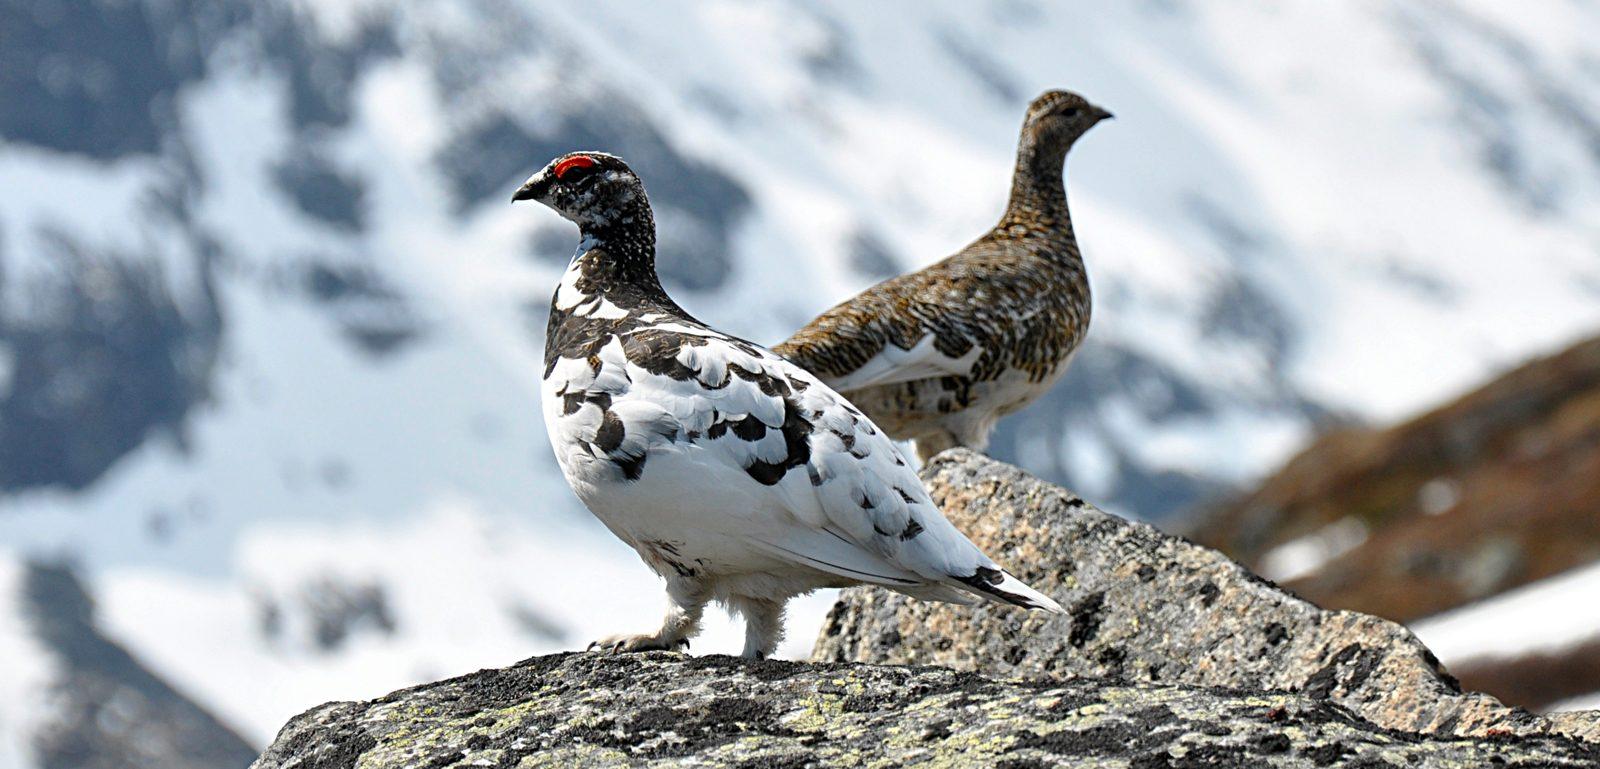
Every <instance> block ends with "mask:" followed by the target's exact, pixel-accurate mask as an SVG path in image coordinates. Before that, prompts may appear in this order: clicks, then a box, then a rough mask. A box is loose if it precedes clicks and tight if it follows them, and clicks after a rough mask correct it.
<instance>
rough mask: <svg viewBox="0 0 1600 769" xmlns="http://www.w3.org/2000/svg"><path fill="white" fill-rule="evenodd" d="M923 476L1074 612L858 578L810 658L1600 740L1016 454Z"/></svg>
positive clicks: (1598, 728)
mask: <svg viewBox="0 0 1600 769" xmlns="http://www.w3.org/2000/svg"><path fill="white" fill-rule="evenodd" d="M923 479H924V480H925V481H927V483H928V485H929V490H930V491H932V492H933V497H934V500H935V501H937V502H938V503H939V504H940V505H941V506H942V507H943V509H944V511H945V514H946V515H947V516H949V518H950V520H951V521H953V522H954V523H955V524H956V526H957V527H959V528H961V529H962V530H963V531H965V532H966V533H967V534H968V536H970V537H972V539H973V541H974V542H977V543H978V545H979V546H980V547H982V548H983V549H984V550H985V551H986V552H988V553H989V554H990V555H992V556H994V558H995V559H996V560H998V561H1000V562H1001V563H1002V564H1004V565H1005V566H1007V568H1009V569H1010V570H1011V571H1013V572H1014V573H1016V574H1017V575H1018V576H1019V577H1021V578H1022V579H1024V580H1026V581H1027V582H1029V583H1030V584H1032V585H1033V586H1034V587H1036V588H1038V589H1039V590H1041V591H1043V592H1045V593H1047V594H1049V595H1051V596H1052V597H1054V598H1055V599H1056V600H1057V601H1060V602H1061V605H1062V606H1065V607H1067V608H1068V615H1067V616H1060V617H1052V616H1047V615H1044V614H1042V613H1039V612H1034V613H1028V612H1024V611H1021V610H1018V609H1014V608H1011V607H1005V606H999V605H995V604H985V605H981V606H951V605H948V604H934V603H928V602H922V601H916V600H912V599H908V598H906V597H904V596H901V595H897V594H892V593H889V592H887V591H882V590H871V589H854V590H851V591H847V592H846V593H845V594H844V596H843V598H842V599H841V600H840V602H839V603H838V605H836V606H835V607H834V609H833V611H832V612H831V613H830V615H829V617H828V620H827V622H826V623H825V624H824V627H823V630H822V634H821V636H820V637H819V638H818V641H817V646H816V649H815V651H814V653H813V655H812V659H813V660H816V661H832V662H844V661H850V662H865V663H877V664H912V665H940V666H944V667H949V668H953V669H956V670H963V671H976V672H979V673H982V674H985V675H989V676H994V677H998V678H1015V677H1041V676H1043V677H1050V678H1058V679H1059V678H1067V677H1072V676H1097V677H1113V678H1121V679H1126V680H1129V681H1149V682H1158V683H1170V684H1178V685H1184V686H1202V687H1227V688H1230V689H1236V690H1241V691H1285V692H1292V693H1296V694H1298V695H1299V696H1301V697H1303V698H1305V699H1306V700H1309V701H1318V702H1328V703H1336V704H1338V705H1341V706H1344V707H1346V708H1349V710H1350V711H1351V712H1353V713H1355V714H1357V715H1359V716H1360V717H1361V718H1363V719H1366V720H1368V721H1371V722H1372V723H1374V724H1377V725H1379V726H1382V727H1386V728H1390V729H1398V730H1404V731H1410V732H1420V733H1428V734H1439V735H1456V736H1485V735H1491V736H1492V735H1503V734H1517V735H1533V734H1543V733H1550V732H1559V733H1563V734H1567V735H1573V736H1578V737H1582V738H1585V739H1588V740H1591V741H1597V742H1600V716H1597V715H1596V714H1593V713H1589V714H1577V715H1563V716H1561V717H1559V718H1558V719H1555V720H1554V721H1552V720H1551V719H1547V718H1544V717H1541V716H1537V715H1534V714H1532V713H1529V712H1527V711H1524V710H1521V709H1516V708H1509V707H1506V706H1505V705H1503V704H1501V703H1500V702H1499V701H1497V700H1495V699H1494V698H1492V697H1489V696H1487V695H1482V694H1475V693H1463V692H1461V691H1460V689H1459V687H1458V686H1457V685H1456V682H1455V679H1453V678H1452V677H1451V676H1450V675H1449V674H1448V673H1447V672H1446V671H1445V670H1444V669H1443V668H1442V666H1441V665H1440V664H1439V661H1438V659H1437V658H1435V657H1434V656H1433V654H1432V653H1431V652H1429V651H1428V650H1427V648H1425V647H1424V646H1423V645H1422V644H1421V643H1420V642H1419V641H1417V639H1416V638H1415V637H1414V636H1413V635H1412V634H1411V633H1410V632H1409V631H1407V630H1406V629H1405V628H1404V627H1401V626H1400V625H1397V624H1395V623H1392V622H1389V621H1386V620H1382V619H1379V618H1376V617H1372V616H1369V615H1365V614H1358V613H1355V612H1342V611H1324V610H1322V609H1319V608H1318V607H1316V606H1315V605H1312V604H1311V603H1308V602H1306V601H1303V600H1301V599H1299V598H1297V597H1295V596H1294V595H1292V594H1290V593H1288V592H1286V591H1284V590H1282V589H1280V588H1278V587H1277V586H1276V585H1273V584H1272V583H1270V582H1267V581H1265V580H1263V579H1261V578H1260V577H1257V576H1256V575H1254V574H1252V573H1250V572H1249V571H1247V570H1246V569H1244V568H1243V567H1241V566H1240V565H1238V564H1237V563H1235V562H1234V561H1232V560H1231V559H1229V558H1228V557H1227V556H1224V555H1222V554H1220V553H1218V552H1216V551H1214V550H1209V549H1207V548H1204V547H1200V546H1198V545H1195V544H1194V543H1192V542H1189V541H1187V540H1184V539H1180V538H1177V537H1172V536H1168V535H1166V534H1163V533H1161V532H1159V531H1157V530H1156V529H1154V528H1151V527H1150V526H1146V525H1144V524H1140V523H1133V522H1129V521H1126V520H1123V519H1121V518H1118V517H1116V516H1113V515H1109V514H1107V513H1104V512H1101V511H1099V510H1096V509H1095V508H1094V507H1093V506H1091V505H1089V504H1087V503H1085V502H1084V501H1083V500H1081V499H1079V498H1078V497H1076V496H1075V495H1073V494H1072V493H1070V492H1068V491H1066V490H1064V489H1062V488H1060V487H1058V486H1054V485H1051V484H1048V483H1045V482H1043V481H1040V480H1039V479H1037V478H1034V477H1033V476H1030V475H1028V474H1027V473H1024V472H1023V471H1021V470H1018V469H1017V468H1015V467H1012V466H1010V465H1006V464H1003V463H1000V462H996V461H994V460H992V459H988V458H986V457H983V456H981V455H979V454H976V453H973V452H971V451H966V450H954V451H949V452H946V453H944V454H941V455H940V456H938V457H936V458H935V459H934V461H932V462H931V463H929V465H928V467H926V468H924V469H923Z"/></svg>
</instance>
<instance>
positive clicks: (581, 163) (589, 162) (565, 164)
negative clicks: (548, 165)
mask: <svg viewBox="0 0 1600 769" xmlns="http://www.w3.org/2000/svg"><path fill="white" fill-rule="evenodd" d="M594 164H595V163H594V158H592V157H589V156H588V155H573V156H572V157H570V158H567V159H566V160H563V161H561V162H560V163H557V164H556V178H557V179H560V178H561V177H563V176H566V175H567V172H568V171H571V170H572V169H574V168H593V167H594Z"/></svg>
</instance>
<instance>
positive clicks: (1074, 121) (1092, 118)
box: [1022, 90, 1111, 148]
mask: <svg viewBox="0 0 1600 769" xmlns="http://www.w3.org/2000/svg"><path fill="white" fill-rule="evenodd" d="M1109 117H1111V113H1110V112H1107V111H1106V110H1104V109H1102V108H1100V107H1097V106H1095V105H1093V104H1091V103H1089V100H1088V99H1085V98H1083V97H1082V96H1079V95H1078V94H1075V93H1073V92H1071V91H1062V90H1052V91H1045V92H1044V93H1042V94H1040V95H1039V97H1038V98H1037V99H1034V100H1033V103H1032V104H1029V105H1028V116H1027V118H1026V119H1025V120H1024V121H1023V124H1022V133H1023V135H1024V136H1025V137H1027V138H1030V139H1032V140H1033V141H1034V142H1036V143H1039V144H1042V145H1045V146H1052V147H1061V148H1066V147H1070V146H1072V143H1073V142H1075V141H1077V140H1078V137H1079V136H1082V135H1083V134H1084V133H1085V132H1087V131H1088V130H1089V129H1090V128H1093V127H1094V124H1095V123H1098V122H1100V121H1102V120H1105V119H1107V118H1109Z"/></svg>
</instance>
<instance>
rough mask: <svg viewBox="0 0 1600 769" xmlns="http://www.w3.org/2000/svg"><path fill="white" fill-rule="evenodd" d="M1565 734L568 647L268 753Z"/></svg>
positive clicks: (334, 720)
mask: <svg viewBox="0 0 1600 769" xmlns="http://www.w3.org/2000/svg"><path fill="white" fill-rule="evenodd" d="M1597 762H1600V748H1597V747H1596V746H1594V745H1591V744H1588V743H1584V742H1581V741H1578V740H1574V739H1571V738H1567V737H1559V736H1548V735H1547V736H1534V737H1524V736H1503V737H1500V738H1495V739H1475V738H1462V737H1456V738H1445V737H1425V736H1421V735H1417V734H1409V733H1405V732H1400V731H1394V730H1388V729H1383V728H1381V727H1378V726H1375V725H1373V724H1371V723H1369V722H1367V721H1364V720H1362V719H1359V718H1357V717H1355V716H1354V715H1353V714H1352V713H1350V712H1349V711H1348V710H1346V709H1345V708H1343V707H1340V706H1338V705H1335V704H1333V703H1331V702H1328V701H1327V700H1325V699H1315V698H1312V697H1309V696H1305V695H1294V694H1288V693H1282V692H1277V693H1262V694H1244V693H1239V692H1231V691H1227V690H1222V689H1208V688H1203V687H1194V686H1181V685H1173V684H1151V683H1130V682H1116V681H1110V680H1105V679H1088V678H1079V679H1073V680H1068V681H1050V682H999V681H994V680H991V679H988V678H984V677H982V676H978V675H976V674H972V673H957V672H953V671H950V670H945V669H941V668H927V667H922V668H909V667H884V666H869V665H844V664H805V663H795V662H776V661H763V662H747V661H743V660H739V659H735V658H731V657H687V656H683V655H678V654H668V653H664V652H653V653H648V654H639V655H608V654H599V653H592V654H561V655H553V656H549V657H537V658H534V659H530V660H527V661H525V662H522V663H520V664H518V665H516V666H513V667H510V668H505V669H502V670H485V671H481V672H478V673H474V674H472V675H469V676H463V677H461V678H456V679H452V680H449V681H443V682H440V683H436V684H430V685H427V686H423V687H418V688H415V689H409V690H405V691H401V692H396V693H394V694H391V695H389V696H387V697H384V698H381V699H377V700H373V701H371V702H364V703H350V702H342V703H332V704H328V705H324V706H322V707H319V708H315V709H313V710H311V711H308V712H306V713H304V714H302V715H300V716H298V717H296V718H295V719H294V720H293V721H291V722H290V723H289V725H288V726H286V727H284V729H283V731H282V732H281V733H279V735H278V739H277V741H276V742H274V743H273V745H272V747H270V748H268V750H267V752H266V753H265V754H263V755H262V757H261V758H260V759H259V760H257V761H256V763H255V764H254V768H255V769H291V768H294V769H310V768H311V767H316V768H317V769H344V768H346V767H361V768H362V769H399V768H400V767H433V768H434V769H444V768H446V767H468V766H477V767H483V766H487V767H518V768H519V769H529V768H531V767H580V766H581V767H609V766H655V765H666V766H707V767H709V766H730V767H743V768H746V769H755V768H756V767H777V768H786V767H793V768H795V769H798V768H799V767H835V766H882V767H895V766H943V767H1013V768H1017V767H1053V766H1073V767H1087V766H1093V767H1142V768H1144V769H1155V768H1156V767H1301V766H1305V767H1312V766H1335V765H1337V766H1362V767H1395V768H1397V769H1398V768H1399V767H1486V766H1501V767H1526V768H1527V769H1532V768H1533V767H1540V768H1541V769H1542V768H1544V767H1593V766H1596V765H1597Z"/></svg>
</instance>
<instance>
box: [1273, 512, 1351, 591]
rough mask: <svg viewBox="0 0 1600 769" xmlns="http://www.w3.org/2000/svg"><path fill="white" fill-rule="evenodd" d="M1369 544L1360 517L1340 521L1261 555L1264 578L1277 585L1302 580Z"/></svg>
mask: <svg viewBox="0 0 1600 769" xmlns="http://www.w3.org/2000/svg"><path fill="white" fill-rule="evenodd" d="M1365 541H1367V525H1366V524H1365V523H1362V522H1361V520H1360V519H1358V518H1348V517H1347V518H1340V519H1339V520H1337V521H1334V522H1333V523H1330V524H1328V525H1326V526H1323V527H1322V528H1320V529H1317V530H1316V531H1313V532H1311V533H1310V534H1307V535H1305V536H1303V537H1299V538H1296V539H1294V540H1291V541H1289V542H1285V543H1283V544H1281V545H1279V546H1277V547H1275V548H1272V549H1271V550H1268V551H1267V553H1266V554H1265V555H1263V556H1261V576H1263V577H1266V578H1267V579H1270V580H1273V581H1275V582H1288V581H1289V580H1292V579H1298V578H1300V577H1303V576H1305V575H1307V574H1310V573H1311V572H1314V571H1316V570H1317V569H1319V568H1321V567H1322V565H1323V564H1325V563H1327V562H1329V561H1331V560H1333V559H1335V558H1338V557H1339V556H1341V555H1344V554H1345V553H1348V552H1350V551H1351V550H1354V549H1356V548H1358V547H1360V546H1361V543H1362V542H1365Z"/></svg>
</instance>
